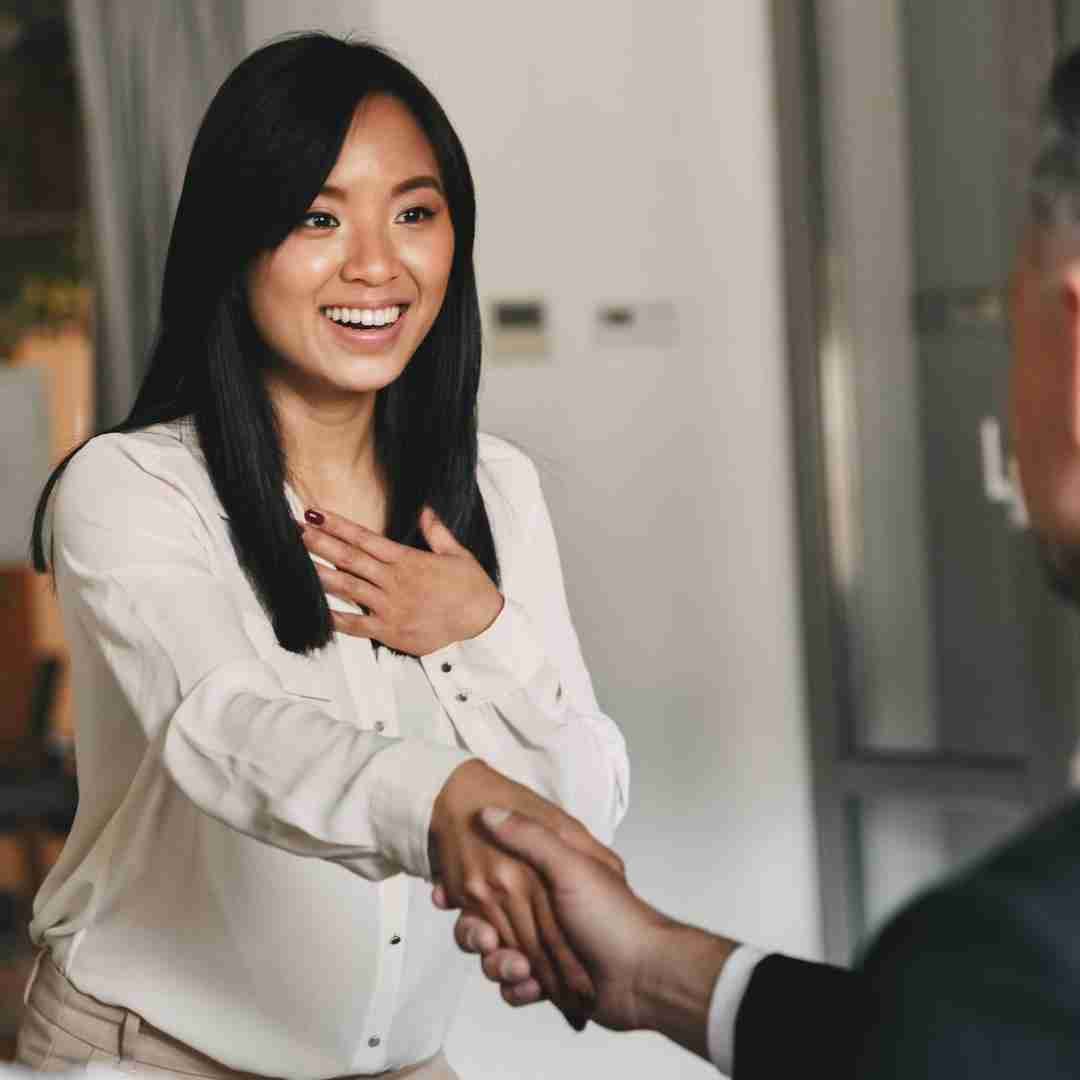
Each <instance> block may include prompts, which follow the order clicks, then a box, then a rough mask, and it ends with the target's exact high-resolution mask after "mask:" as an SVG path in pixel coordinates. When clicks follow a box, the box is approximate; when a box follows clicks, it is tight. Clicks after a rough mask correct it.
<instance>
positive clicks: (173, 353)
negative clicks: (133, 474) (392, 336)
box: [32, 34, 498, 652]
mask: <svg viewBox="0 0 1080 1080" xmlns="http://www.w3.org/2000/svg"><path fill="white" fill-rule="evenodd" d="M374 93H386V94H390V95H392V96H394V97H395V98H397V99H398V100H399V101H401V102H402V103H403V104H404V105H405V106H406V107H407V108H408V109H409V110H410V112H411V113H412V115H413V116H414V117H415V118H416V121H417V123H418V124H419V125H420V127H421V129H422V130H423V131H424V133H425V135H426V136H427V139H428V141H429V143H430V144H431V147H432V149H433V151H434V153H435V158H436V160H437V162H438V164H439V169H440V172H441V174H442V181H443V187H444V190H445V193H446V200H447V203H448V205H449V211H450V218H451V221H452V222H453V226H454V257H453V263H452V266H451V270H450V279H449V283H448V285H447V290H446V297H445V299H444V301H443V305H442V308H441V310H440V311H439V314H438V315H437V316H436V319H435V322H434V324H433V325H432V327H431V330H430V331H429V332H428V334H427V336H426V337H425V339H424V340H423V342H422V343H421V344H420V345H419V347H418V348H417V350H416V352H415V354H414V355H413V357H412V359H411V360H410V362H409V363H408V365H407V366H406V368H405V370H404V372H403V373H402V374H401V375H400V376H399V377H398V378H397V379H396V380H395V381H394V382H393V383H391V384H390V385H388V386H387V387H385V388H384V389H382V390H380V391H379V392H378V394H377V395H376V401H375V419H374V428H375V432H374V434H375V451H376V455H377V458H378V461H379V463H380V465H381V467H382V470H383V473H384V475H385V476H386V478H387V484H388V487H389V492H388V496H389V504H388V516H387V535H388V536H389V537H391V538H392V539H394V540H397V541H398V542H400V543H403V544H410V545H412V546H414V547H418V548H426V547H427V544H426V543H425V541H424V539H423V535H422V534H421V532H420V528H419V514H420V511H421V509H422V508H423V507H424V505H425V504H427V505H430V506H431V507H432V509H434V510H435V511H436V513H437V514H438V515H439V517H440V518H441V519H442V520H443V522H444V523H445V524H446V525H447V527H448V528H449V529H450V530H451V531H452V532H453V533H454V535H455V536H456V537H457V538H458V540H459V542H461V543H462V544H464V545H465V546H466V547H468V548H469V549H470V550H471V551H472V553H473V554H474V555H475V556H476V558H477V559H478V560H479V562H480V563H481V565H482V566H483V567H484V569H485V570H486V571H487V572H488V574H489V575H490V576H491V577H492V579H493V580H495V581H498V560H497V558H496V554H495V544H494V540H493V538H492V535H491V527H490V524H489V522H488V518H487V514H486V512H485V509H484V504H483V500H482V498H481V496H480V492H479V488H478V487H477V481H476V459H477V429H476V397H477V392H478V389H479V380H480V308H479V303H478V300H477V295H476V278H475V274H474V271H473V261H472V251H473V238H474V235H475V228H476V198H475V193H474V189H473V183H472V176H471V174H470V172H469V165H468V162H467V160H466V157H465V151H464V148H463V147H462V145H461V142H460V140H459V139H458V137H457V134H456V133H455V132H454V129H453V127H452V126H451V124H450V121H449V119H448V118H447V116H446V114H445V113H444V112H443V110H442V107H441V106H440V105H439V103H438V102H437V101H436V100H435V98H434V96H433V95H432V94H431V92H430V91H429V90H428V89H427V87H426V86H424V84H423V83H422V82H421V81H420V80H419V79H418V78H417V77H416V76H415V75H414V74H413V73H412V72H411V71H409V70H408V69H407V68H406V67H404V65H402V64H401V63H399V62H398V61H397V60H395V59H394V58H393V57H391V56H390V55H388V54H387V53H386V52H384V51H383V50H381V49H379V48H377V47H376V46H374V45H371V44H369V43H365V42H352V41H349V42H346V41H340V40H338V39H336V38H333V37H330V36H329V35H325V34H301V35H297V36H293V37H290V38H287V39H285V40H281V41H277V42H274V43H272V44H270V45H267V46H265V47H263V48H261V49H259V50H258V51H256V52H254V53H252V54H251V56H249V57H248V58H247V59H246V60H244V61H243V62H242V63H241V64H240V65H239V66H238V67H237V68H236V70H235V71H233V73H232V74H231V75H230V76H229V77H228V79H226V81H225V83H224V84H223V85H222V87H221V89H220V90H219V91H218V92H217V95H216V96H215V97H214V100H213V101H212V102H211V103H210V107H209V109H208V110H207V113H206V116H205V117H204V119H203V122H202V125H201V127H200V128H199V132H198V135H197V136H196V139H195V144H194V146H193V148H192V151H191V160H190V161H189V163H188V168H187V175H186V176H185V178H184V187H183V191H182V193H181V196H180V204H179V206H178V208H177V211H176V220H175V222H174V224H173V230H172V237H171V240H170V243H169V253H168V258H167V260H166V264H165V276H164V281H163V285H162V298H161V325H160V329H159V333H158V338H157V342H156V344H155V345H154V348H153V351H152V354H151V357H150V364H149V369H148V371H147V374H146V377H145V379H144V380H143V383H142V387H141V388H140V390H139V394H138V396H137V398H136V400H135V404H134V406H133V408H132V410H131V412H130V414H129V415H128V416H127V418H126V419H125V420H124V421H123V422H122V423H121V424H119V425H117V426H116V427H115V428H113V429H111V430H112V431H114V432H128V431H133V430H136V429H139V428H145V427H148V426H150V425H152V424H157V423H162V422H166V421H170V420H176V419H179V418H181V417H191V418H192V419H193V420H194V423H195V427H196V430H197V432H198V436H199V440H200V443H201V445H202V450H203V453H204V454H205V457H206V464H207V468H208V470H209V473H210V476H211V478H212V480H213V483H214V489H215V490H216V492H217V495H218V498H219V499H220V500H221V503H222V506H223V507H224V509H225V512H226V514H227V515H228V517H229V523H230V527H231V530H232V539H233V544H234V546H235V548H236V552H237V555H238V557H239V559H240V562H241V564H242V566H243V567H244V569H245V570H246V572H247V574H248V577H249V579H250V580H251V582H252V584H253V586H254V588H255V591H256V593H257V594H258V596H259V599H260V601H261V602H262V604H263V607H264V608H265V609H266V611H267V613H268V615H269V616H270V618H271V620H272V622H273V626H274V632H275V634H276V635H277V639H278V642H279V643H280V644H281V645H282V646H283V647H284V648H286V649H289V650H291V651H292V652H309V651H311V650H313V649H317V648H320V647H321V646H323V645H325V644H326V643H327V642H328V641H329V640H330V637H331V633H332V624H331V621H330V613H329V609H328V607H327V603H326V597H325V595H324V592H323V587H322V585H321V583H320V582H319V579H318V576H317V575H316V573H315V569H314V566H313V565H312V562H311V559H310V558H309V556H308V554H307V550H306V549H305V548H304V546H303V544H302V543H301V541H300V540H299V538H298V532H297V528H296V525H295V523H294V522H293V518H292V514H291V512H290V510H289V506H288V503H287V501H286V497H285V478H286V463H285V457H284V451H283V449H282V443H281V438H280V433H279V430H278V426H277V421H276V417H275V414H274V409H273V406H272V404H271V400H270V397H269V395H268V393H267V390H266V387H265V384H264V381H263V371H264V369H265V367H266V365H267V362H268V350H267V346H266V345H265V344H264V343H263V342H262V340H261V339H260V338H259V335H258V334H257V332H256V330H255V328H254V326H253V324H252V321H251V317H250V315H249V312H248V308H247V300H246V292H245V278H246V274H247V271H248V268H249V267H250V265H251V262H252V259H253V258H254V257H255V256H256V255H258V254H259V253H261V252H264V251H266V250H268V249H271V248H274V247H276V246H277V245H278V244H280V243H281V242H282V240H284V239H285V237H286V236H287V235H288V234H289V232H290V231H291V230H292V229H293V228H294V227H295V226H296V224H297V222H299V221H300V219H301V218H302V217H303V215H304V214H305V213H306V212H307V210H308V208H309V207H310V205H311V202H312V200H313V199H314V198H315V197H316V195H317V193H318V192H319V190H320V189H321V187H322V185H323V183H324V182H325V180H326V177H327V175H328V174H329V172H330V170H331V169H332V168H333V166H334V163H335V162H336V160H337V158H338V154H339V153H340V150H341V146H342V143H343V142H344V139H345V135H346V133H347V131H348V129H349V125H350V123H351V121H352V118H353V114H354V112H355V110H356V107H357V105H358V104H359V103H360V102H361V101H362V100H363V99H364V98H366V97H367V96H368V95H370V94H374ZM83 445H85V443H84V444H83ZM79 449H81V447H78V448H76V449H75V450H74V451H73V452H72V453H71V454H69V455H68V456H67V457H66V458H65V459H64V460H63V461H62V462H61V463H60V464H59V465H58V466H57V468H56V469H55V470H54V471H53V473H52V475H51V476H50V477H49V480H48V483H47V484H46V485H45V489H44V491H43V492H42V495H41V498H40V499H39V501H38V504H37V510H36V512H35V515H34V530H33V542H32V543H33V559H34V565H35V566H36V567H37V569H38V570H45V569H47V563H48V558H47V556H46V551H45V543H44V538H43V533H44V525H45V518H46V509H47V505H48V501H49V495H50V493H51V491H52V489H53V487H54V485H55V484H56V482H57V481H58V480H59V479H60V476H61V475H62V474H63V472H64V469H65V468H66V466H67V464H68V462H70V460H71V458H72V457H73V456H74V454H76V453H78V451H79Z"/></svg>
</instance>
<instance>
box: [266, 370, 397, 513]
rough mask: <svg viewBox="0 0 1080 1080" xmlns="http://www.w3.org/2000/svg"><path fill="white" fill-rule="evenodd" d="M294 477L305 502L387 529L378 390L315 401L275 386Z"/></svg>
mask: <svg viewBox="0 0 1080 1080" xmlns="http://www.w3.org/2000/svg"><path fill="white" fill-rule="evenodd" d="M270 392H271V397H272V399H273V402H274V410H275V412H276V414H277V420H278V427H279V430H280V432H281V439H282V445H283V449H284V451H285V467H286V474H287V478H288V481H289V483H290V484H291V485H292V488H293V490H294V491H295V492H296V494H297V495H298V496H299V497H300V500H301V501H302V502H303V503H304V505H305V507H311V508H314V509H319V508H322V509H325V510H331V511H333V512H334V513H337V514H341V515H343V516H344V517H347V518H349V519H350V520H352V521H355V522H358V523H359V524H361V525H365V526H367V527H368V528H369V529H375V530H376V531H378V532H382V531H383V530H384V529H385V525H386V484H385V482H384V477H383V475H382V472H381V470H380V468H379V463H378V460H377V458H376V454H375V394H374V393H371V394H356V395H350V396H349V397H348V398H345V399H337V400H335V401H321V402H313V401H311V400H310V399H307V398H304V397H301V396H299V395H297V394H295V393H293V392H290V391H289V390H286V389H284V388H281V387H271V388H270Z"/></svg>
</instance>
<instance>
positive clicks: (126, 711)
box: [19, 35, 628, 1080]
mask: <svg viewBox="0 0 1080 1080" xmlns="http://www.w3.org/2000/svg"><path fill="white" fill-rule="evenodd" d="M474 223H475V204H474V196H473V188H472V181H471V178H470V175H469V169H468V164H467V162H466V159H465V155H464V151H463V149H462V147H461V144H460V143H459V141H458V139H457V136H456V134H455V133H454V130H453V128H452V127H451V126H450V123H449V121H448V120H447V118H446V116H445V114H444V113H443V111H442V109H441V107H440V106H439V104H438V103H437V102H436V101H435V99H434V98H433V97H432V96H431V94H430V93H429V92H428V90H427V89H426V88H425V87H424V86H423V84H422V83H420V82H419V80H418V79H417V78H416V77H415V76H414V75H413V74H412V73H411V72H409V71H408V70H407V69H406V68H404V67H403V66H402V65H401V64H399V63H398V62H397V61H396V60H394V59H392V58H391V57H389V56H388V55H386V54H385V53H384V52H382V51H380V50H379V49H377V48H375V47H373V46H371V45H367V44H362V43H345V42H340V41H337V40H334V39H332V38H329V37H326V36H322V35H302V36H299V37H295V38H290V39H288V40H285V41H281V42H278V43H276V44H273V45H270V46H267V47H266V48H264V49H261V50H259V51H258V52H256V53H255V54H253V55H252V56H251V57H249V58H248V59H247V60H245V61H244V63H242V64H241V65H240V66H239V67H238V68H237V70H236V71H235V72H233V74H232V75H231V76H230V77H229V79H228V80H227V81H226V82H225V84H224V86H223V87H222V88H221V90H220V91H219V92H218V94H217V96H216V97H215V99H214V101H213V102H212V103H211V106H210V109H209V111H208V113H207V115H206V118H205V119H204V121H203V124H202V126H201V128H200V130H199V134H198V137H197V138H196V141H195V145H194V148H193V150H192V155H191V161H190V164H189V167H188V172H187V177H186V179H185V184H184V190H183V194H182V197H181V200H180V205H179V208H178V210H177V215H176V221H175V225H174V228H173V234H172V240H171V244H170V248H169V256H168V260H167V264H166V268H165V280H164V288H163V293H162V313H161V329H160V334H159V338H158V341H157V344H156V346H155V348H154V351H153V355H152V357H151V364H150V369H149V373H148V375H147V378H146V381H145V383H144V384H143V387H142V389H141V391H140V393H139V396H138V399H137V401H136V402H135V406H134V408H133V409H132V412H131V414H130V416H129V417H128V418H127V420H126V421H125V422H124V423H123V424H121V425H120V426H119V427H117V428H116V429H114V430H113V431H111V432H108V433H105V434H104V435H101V436H98V437H96V438H94V439H92V440H90V441H89V442H88V443H87V444H85V445H84V446H83V447H81V448H80V449H79V450H77V451H76V452H75V453H74V454H73V455H71V456H70V457H69V458H68V459H67V460H66V461H65V462H64V463H63V464H62V465H61V466H60V467H59V468H58V469H57V471H56V472H55V473H54V475H53V477H52V478H51V479H50V482H49V485H48V486H47V488H46V490H45V492H44V493H43V495H42V498H41V501H40V503H39V506H38V513H37V518H36V523H35V551H36V557H37V560H38V562H39V565H40V566H41V567H42V568H44V567H45V566H46V565H49V566H50V567H51V569H52V570H53V572H54V575H55V578H56V585H57V591H58V594H59V597H60V601H61V606H62V609H63V613H64V620H65V628H66V631H67V634H68V636H69V639H70V641H71V647H72V652H73V656H75V657H76V663H75V664H74V668H75V672H76V674H75V679H74V683H75V685H74V694H75V698H76V702H77V707H78V711H79V717H78V723H77V728H78V733H77V739H78V769H79V786H80V804H79V814H78V818H77V819H76V822H75V825H74V828H73V830H72V834H71V837H70V840H69V842H68V844H67V846H66V847H65V849H64V852H63V854H62V856H61V858H60V861H59V862H58V864H57V866H56V869H55V871H54V872H53V873H52V874H51V875H50V877H49V878H48V880H47V881H46V882H45V884H44V886H43V887H42V889H41V892H40V894H39V896H38V898H37V901H36V903H35V918H34V922H33V925H32V927H31V930H32V934H33V936H34V939H35V941H36V942H37V943H38V944H39V945H40V946H41V947H42V950H43V952H42V960H41V962H39V965H38V970H37V974H36V976H35V978H34V979H33V980H32V985H31V988H30V991H29V994H30V1002H31V1004H32V1005H33V1006H35V1007H34V1008H33V1009H31V1010H30V1012H29V1014H28V1020H27V1022H26V1025H25V1027H24V1029H23V1032H22V1034H21V1036H20V1045H19V1056H20V1060H22V1061H23V1062H24V1063H26V1064H30V1065H32V1066H34V1067H36V1068H41V1069H55V1068H59V1067H63V1066H73V1065H78V1064H81V1063H85V1062H87V1061H89V1060H101V1059H102V1058H106V1059H114V1060H115V1059H124V1060H127V1061H130V1062H132V1063H133V1064H134V1066H136V1067H137V1066H138V1065H139V1064H140V1063H142V1064H147V1065H152V1066H154V1067H155V1071H157V1072H159V1073H160V1072H161V1071H162V1070H164V1071H165V1073H166V1075H170V1074H175V1075H179V1074H191V1073H195V1074H198V1075H203V1076H233V1075H235V1072H234V1070H237V1071H240V1072H243V1073H245V1074H250V1073H256V1074H262V1075H269V1076H290V1077H298V1078H311V1080H314V1078H322V1077H337V1076H343V1075H374V1074H378V1075H380V1076H396V1075H402V1076H404V1075H409V1076H415V1077H432V1078H434V1077H446V1076H452V1075H453V1073H452V1071H451V1070H450V1069H449V1066H448V1065H447V1064H446V1062H445V1059H444V1058H443V1057H442V1054H441V1046H442V1042H443V1038H444V1035H445V1033H446V1029H447V1026H448V1024H449V1022H450V1020H451V1018H452V1015H453V1011H454V1007H455V1005H456V1002H457V1001H458V999H459V998H460V991H461V983H462V979H463V978H464V974H465V967H464V966H463V959H462V958H459V957H458V955H457V953H456V950H455V948H454V944H453V941H452V940H451V937H450V926H449V925H448V923H447V921H446V916H445V915H443V914H441V913H440V912H438V911H436V910H435V909H434V907H433V906H432V905H431V904H430V902H429V901H428V896H427V891H428V885H427V884H425V882H431V881H435V880H437V881H438V883H439V884H440V885H441V889H440V894H445V896H446V898H447V899H448V901H449V902H450V903H451V904H455V905H458V906H460V907H464V908H468V909H470V910H473V911H475V912H477V913H479V914H482V915H483V916H484V917H485V919H486V920H487V921H488V922H489V923H490V924H491V925H493V926H495V927H496V928H497V930H498V932H499V933H500V935H501V936H502V938H503V940H504V941H505V942H506V943H507V944H508V945H511V946H513V947H516V948H519V949H520V950H521V951H523V952H524V953H525V954H526V955H527V956H528V957H529V959H530V963H531V964H532V965H533V969H534V970H535V971H536V973H537V977H538V978H539V980H540V981H541V983H542V985H543V988H544V991H545V993H547V995H548V996H549V997H551V998H552V1000H553V1001H555V1002H556V1003H557V1004H558V1005H559V1006H560V1008H562V1009H563V1011H564V1013H565V1014H566V1016H567V1018H568V1019H569V1020H570V1021H571V1022H572V1023H573V1024H574V1025H575V1026H577V1027H580V1026H581V1025H582V1024H583V1023H584V1021H585V1019H586V1018H587V1016H588V1013H589V1009H590V1000H591V994H592V985H591V983H590V981H589V979H588V976H587V975H586V974H585V972H584V969H583V968H582V966H581V965H580V963H579V962H578V959H577V957H576V956H575V955H574V954H573V952H572V951H571V949H570V948H569V946H568V945H567V943H566V941H565V939H564V937H563V935H562V932H561V930H560V929H559V927H558V924H557V923H556V921H555V919H554V917H553V915H552V909H551V904H550V901H549V898H548V895H547V891H546V889H545V887H544V885H543V883H542V882H541V880H540V878H539V877H538V875H537V874H536V873H535V871H533V870H531V869H530V868H529V867H528V866H527V865H526V864H525V863H523V862H521V861H519V860H518V859H516V858H515V857H513V856H511V855H509V854H507V853H505V852H503V851H502V850H501V849H500V848H498V847H497V846H495V845H494V843H493V842H492V841H491V840H490V838H489V837H487V835H486V834H485V833H483V832H482V831H481V830H480V829H479V827H478V825H477V822H476V817H477V814H478V812H479V810H480V809H481V808H482V807H484V806H486V805H492V804H497V805H501V806H506V807H508V808H512V809H516V810H518V811H519V812H521V813H523V814H526V815H528V816H529V817H532V818H534V819H537V820H539V821H542V822H544V823H546V824H548V825H549V826H551V827H552V828H555V829H557V830H558V831H559V832H560V833H561V834H562V835H563V836H564V837H565V838H566V839H567V840H568V842H570V843H572V844H574V845H575V846H577V847H578V848H580V849H581V850H583V851H586V852H588V853H589V854H590V855H592V856H594V857H595V858H598V859H601V860H604V861H606V862H608V863H609V864H610V865H612V866H613V867H615V868H618V866H619V863H618V860H617V859H616V858H615V857H614V856H613V855H612V853H611V852H609V851H608V849H607V848H605V847H604V846H603V844H602V843H600V842H598V841H597V840H596V839H594V834H595V836H598V837H599V838H600V840H602V841H604V842H607V841H609V840H610V838H611V835H612V832H613V830H614V828H615V826H616V824H617V823H618V821H619V819H620V818H621V817H622V815H623V813H624V812H625V806H626V788H627V772H628V767H627V762H626V753H625V748H624V744H623V741H622V737H621V735H620V734H619V732H618V729H617V728H616V727H615V725H614V724H613V723H612V722H611V721H610V720H609V719H608V718H607V717H606V716H605V715H604V714H603V713H602V712H601V710H600V708H599V706H598V705H597V702H596V699H595V696H594V695H593V690H592V686H591V683H590V680H589V676H588V672H587V671H586V669H585V666H584V663H583V661H582V657H581V653H580V649H579V647H578V643H577V638H576V635H575V633H574V629H573V625H572V623H571V620H570V615H569V611H568V608H567V603H566V597H565V591H564V588H563V583H562V577H561V573H560V569H559V559H558V552H557V550H556V547H555V539H554V534H553V530H552V527H551V522H550V520H549V518H548V514H547V510H546V507H545V504H544V500H543V496H542V494H541V491H540V487H539V483H538V480H537V476H536V471H535V469H534V468H533V466H532V464H531V463H530V462H529V461H528V460H527V459H526V458H525V457H524V455H522V454H521V453H520V452H519V451H517V450H515V449H513V448H512V447H510V446H508V445H507V444H506V443H503V442H501V441H499V440H497V439H494V438H491V437H488V436H484V435H479V436H478V434H477V430H476V394H477V387H478V380H479V372H480V331H479V325H480V324H479V314H478V305H477V299H476V286H475V279H474V272H473V265H472V246H473V231H474ZM343 871H345V872H343Z"/></svg>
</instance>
